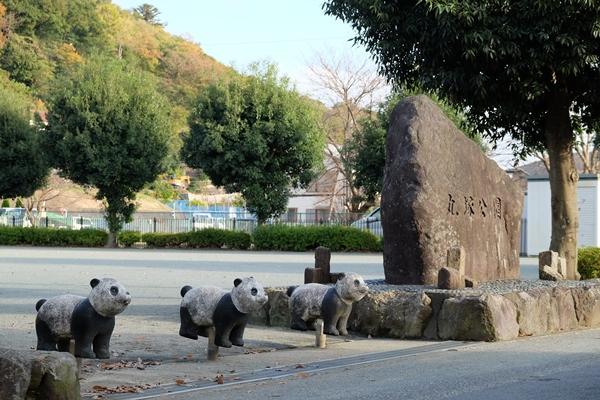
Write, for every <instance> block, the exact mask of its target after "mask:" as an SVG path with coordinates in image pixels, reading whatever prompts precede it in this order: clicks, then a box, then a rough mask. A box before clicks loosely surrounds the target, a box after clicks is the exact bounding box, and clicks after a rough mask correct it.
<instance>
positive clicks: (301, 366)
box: [296, 364, 304, 369]
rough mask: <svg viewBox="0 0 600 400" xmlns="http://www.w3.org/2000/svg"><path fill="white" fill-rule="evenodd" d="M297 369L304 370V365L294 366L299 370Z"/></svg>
mask: <svg viewBox="0 0 600 400" xmlns="http://www.w3.org/2000/svg"><path fill="white" fill-rule="evenodd" d="M299 368H304V365H302V364H296V369H299Z"/></svg>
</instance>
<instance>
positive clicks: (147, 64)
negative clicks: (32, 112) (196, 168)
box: [0, 0, 235, 139]
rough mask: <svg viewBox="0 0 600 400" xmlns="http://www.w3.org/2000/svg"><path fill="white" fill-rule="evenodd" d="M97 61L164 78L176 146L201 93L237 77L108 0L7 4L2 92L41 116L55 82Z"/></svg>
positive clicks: (0, 32) (1, 19) (0, 40)
mask: <svg viewBox="0 0 600 400" xmlns="http://www.w3.org/2000/svg"><path fill="white" fill-rule="evenodd" d="M141 2H142V1H141ZM141 2H140V3H141ZM96 54H110V55H114V57H119V58H122V59H124V60H126V61H127V62H128V63H130V64H131V65H133V66H135V67H136V68H140V69H142V70H145V71H147V72H149V73H150V74H152V75H154V76H155V77H156V78H157V79H158V81H159V84H160V86H161V89H162V92H163V93H164V94H165V95H166V96H167V97H168V99H169V101H170V102H171V105H172V110H173V113H172V117H173V125H174V126H173V135H174V139H175V138H177V135H178V133H179V132H180V131H181V130H183V129H184V128H185V127H186V125H187V124H186V120H187V116H188V113H189V110H190V108H191V103H192V102H193V99H194V98H195V97H196V95H197V94H198V92H199V90H200V88H201V87H202V86H203V85H206V84H208V83H211V82H214V81H215V80H218V79H220V78H222V77H227V76H230V75H232V74H235V72H234V71H233V70H232V69H231V68H229V67H226V66H224V65H223V64H220V63H219V62H217V61H216V60H215V59H213V58H212V57H210V56H208V55H207V54H205V53H204V52H203V51H202V49H201V48H200V46H198V45H197V44H195V43H193V42H191V41H188V40H185V39H183V38H181V37H177V36H174V35H171V34H169V33H168V32H166V31H165V30H164V28H163V27H162V26H161V25H160V24H157V23H154V22H153V21H146V20H144V19H143V18H142V17H140V16H135V15H134V14H133V13H131V12H130V11H126V10H123V9H121V8H119V7H118V6H116V5H114V4H112V3H111V2H110V1H107V0H0V85H3V86H5V87H10V88H11V90H14V91H18V92H20V93H21V94H24V95H27V96H30V98H31V99H32V104H35V108H36V109H37V111H44V103H43V99H44V97H45V96H46V94H47V91H48V89H49V86H50V84H51V82H52V80H53V79H54V78H56V77H59V76H60V74H63V73H65V71H67V70H68V69H69V68H70V67H72V66H73V65H75V64H77V63H81V62H82V61H83V60H85V58H86V57H89V56H91V55H96Z"/></svg>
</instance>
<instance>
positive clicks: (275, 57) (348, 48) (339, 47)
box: [113, 0, 513, 168]
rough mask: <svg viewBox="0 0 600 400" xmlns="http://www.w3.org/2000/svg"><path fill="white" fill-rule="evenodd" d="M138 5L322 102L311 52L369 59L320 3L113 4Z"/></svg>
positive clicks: (138, 0)
mask: <svg viewBox="0 0 600 400" xmlns="http://www.w3.org/2000/svg"><path fill="white" fill-rule="evenodd" d="M144 2H148V3H150V4H152V5H154V6H155V7H157V8H158V9H159V11H160V12H161V15H160V16H159V19H160V20H161V21H163V22H164V23H166V24H167V25H166V29H167V31H169V32H170V33H173V34H175V35H179V36H183V37H185V38H186V39H190V40H192V41H194V42H196V43H198V44H199V45H200V46H201V47H202V49H203V50H204V52H206V53H207V54H208V55H210V56H212V57H214V58H215V59H217V60H218V61H220V62H221V63H223V64H226V65H231V66H233V67H234V68H235V69H237V70H238V71H244V70H245V69H246V68H247V66H248V65H250V64H251V63H253V62H256V61H263V60H268V61H271V62H274V63H276V64H277V65H278V66H279V70H280V72H281V73H282V74H284V75H287V76H288V77H290V78H291V79H292V81H294V82H295V83H296V86H297V88H298V90H299V91H301V92H303V93H305V94H307V95H309V96H311V97H314V98H318V99H320V100H322V101H324V102H325V103H329V102H328V101H327V99H326V98H324V97H322V94H321V93H319V92H318V91H317V90H316V88H315V86H314V84H311V74H310V71H309V70H308V65H309V64H311V63H314V59H315V57H316V54H317V53H321V54H326V55H329V56H333V57H334V58H336V57H337V58H339V57H342V56H348V57H350V58H351V59H352V60H353V62H355V63H356V64H359V65H360V64H361V63H362V62H364V61H365V60H370V59H371V58H370V56H369V54H368V53H367V52H366V50H365V49H364V48H363V47H360V46H356V45H354V44H353V43H352V41H351V40H350V39H351V38H353V37H354V31H353V30H352V28H351V26H350V25H348V24H346V23H344V22H342V21H339V20H337V19H335V18H334V17H331V16H327V15H325V13H324V12H323V9H322V4H323V0H113V3H115V4H117V5H118V6H120V7H121V8H124V9H127V10H131V9H132V8H134V7H136V6H139V5H140V4H142V3H144ZM370 64H371V68H372V69H373V70H376V65H375V64H374V63H373V62H372V61H370ZM493 158H494V159H495V160H496V161H497V162H498V163H499V164H500V165H501V166H502V167H504V168H507V167H510V166H511V165H512V161H513V157H512V154H511V152H510V151H509V150H508V149H507V147H506V145H505V144H504V143H500V144H499V149H498V151H497V152H496V154H495V155H494V156H493Z"/></svg>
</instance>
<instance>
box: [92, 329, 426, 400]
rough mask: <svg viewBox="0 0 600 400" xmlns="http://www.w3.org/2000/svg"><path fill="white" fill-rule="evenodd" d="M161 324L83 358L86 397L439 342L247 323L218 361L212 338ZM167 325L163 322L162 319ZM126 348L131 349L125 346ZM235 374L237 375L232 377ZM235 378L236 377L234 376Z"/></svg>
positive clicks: (176, 384) (120, 338)
mask: <svg viewBox="0 0 600 400" xmlns="http://www.w3.org/2000/svg"><path fill="white" fill-rule="evenodd" d="M164 324H169V325H173V326H172V327H167V326H162V327H161V328H162V329H160V331H163V332H165V331H166V330H168V331H171V332H173V334H169V335H164V334H159V333H158V332H156V333H149V334H146V335H141V334H140V335H134V334H130V333H127V334H121V335H120V336H118V337H115V338H113V342H112V344H111V349H112V350H115V351H116V353H114V358H113V359H111V360H84V361H83V363H82V374H81V378H82V380H81V389H82V393H83V394H84V395H85V397H86V398H94V395H96V396H97V397H96V398H100V399H101V398H104V397H101V396H98V395H104V396H106V395H107V394H110V393H111V392H112V391H113V390H115V391H116V392H119V393H135V392H136V391H140V390H142V389H151V388H156V387H162V386H175V387H178V386H183V385H186V384H192V383H198V382H212V381H215V380H218V379H219V378H218V377H219V376H220V375H223V378H221V379H222V380H224V381H227V380H228V376H231V375H233V374H235V375H239V374H244V373H247V372H251V371H257V370H264V369H269V368H272V369H278V368H281V367H284V366H292V367H294V368H297V369H298V372H299V373H301V372H302V368H304V364H307V363H310V362H315V361H323V360H330V359H334V358H340V357H348V356H355V355H361V354H366V353H373V352H385V351H392V350H401V349H410V348H418V347H421V346H426V345H430V344H432V343H435V342H427V341H402V340H393V339H369V338H365V337H358V336H349V337H347V338H342V337H333V336H328V337H327V340H328V343H327V348H326V349H317V348H316V347H314V343H315V336H314V332H298V331H292V330H289V329H282V328H263V327H248V328H247V330H246V333H245V335H244V336H245V341H246V345H245V346H244V347H243V348H235V347H234V348H231V349H223V348H221V349H220V354H219V358H218V360H217V361H207V359H206V346H207V339H205V338H200V339H199V340H198V341H193V340H189V339H186V338H183V337H180V336H177V335H176V332H177V328H178V326H175V324H173V323H169V322H164ZM161 325H162V324H161ZM125 349H126V351H124V350H125ZM233 379H235V378H233ZM229 380H231V378H230V379H229Z"/></svg>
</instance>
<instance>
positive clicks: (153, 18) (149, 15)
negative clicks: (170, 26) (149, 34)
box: [133, 3, 164, 26]
mask: <svg viewBox="0 0 600 400" xmlns="http://www.w3.org/2000/svg"><path fill="white" fill-rule="evenodd" d="M133 14H134V15H135V16H137V17H139V18H141V19H143V20H144V21H146V22H147V23H149V24H151V25H156V26H164V23H162V22H161V21H160V20H159V19H158V16H159V15H160V11H158V8H156V7H155V6H153V5H152V4H148V3H144V4H142V5H141V6H137V7H136V8H134V9H133Z"/></svg>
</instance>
